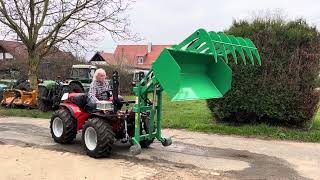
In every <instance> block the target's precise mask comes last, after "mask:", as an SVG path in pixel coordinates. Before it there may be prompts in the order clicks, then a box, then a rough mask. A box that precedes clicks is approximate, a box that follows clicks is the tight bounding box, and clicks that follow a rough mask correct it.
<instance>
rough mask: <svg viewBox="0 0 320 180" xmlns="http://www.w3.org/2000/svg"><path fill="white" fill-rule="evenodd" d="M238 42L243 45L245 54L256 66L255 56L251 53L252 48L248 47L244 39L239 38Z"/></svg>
mask: <svg viewBox="0 0 320 180" xmlns="http://www.w3.org/2000/svg"><path fill="white" fill-rule="evenodd" d="M237 40H238V42H239V43H240V44H241V45H242V48H243V50H244V52H246V55H247V56H248V57H249V59H250V61H251V64H253V65H254V60H253V56H252V53H251V50H250V48H249V47H248V44H247V43H246V41H245V40H244V39H243V38H240V37H237Z"/></svg>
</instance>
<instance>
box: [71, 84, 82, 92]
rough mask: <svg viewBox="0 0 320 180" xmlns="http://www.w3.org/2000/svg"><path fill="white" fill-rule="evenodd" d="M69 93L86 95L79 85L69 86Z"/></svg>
mask: <svg viewBox="0 0 320 180" xmlns="http://www.w3.org/2000/svg"><path fill="white" fill-rule="evenodd" d="M69 92H76V93H84V90H83V88H82V86H81V85H80V84H78V83H72V82H71V83H70V84H69Z"/></svg>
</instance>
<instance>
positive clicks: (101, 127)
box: [82, 118, 115, 158]
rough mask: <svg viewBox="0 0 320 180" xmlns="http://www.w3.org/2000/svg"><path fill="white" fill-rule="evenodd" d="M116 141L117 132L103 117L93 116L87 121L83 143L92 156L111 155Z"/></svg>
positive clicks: (83, 132) (83, 133)
mask: <svg viewBox="0 0 320 180" xmlns="http://www.w3.org/2000/svg"><path fill="white" fill-rule="evenodd" d="M114 142H115V133H114V132H113V130H112V127H111V126H110V125H109V124H108V123H107V122H105V121H104V120H103V119H100V118H92V119H90V120H88V121H87V122H86V123H85V125H84V128H83V131H82V143H83V146H84V149H85V151H86V152H87V155H89V156H90V157H93V158H100V157H106V156H109V155H110V154H111V150H112V145H113V143H114Z"/></svg>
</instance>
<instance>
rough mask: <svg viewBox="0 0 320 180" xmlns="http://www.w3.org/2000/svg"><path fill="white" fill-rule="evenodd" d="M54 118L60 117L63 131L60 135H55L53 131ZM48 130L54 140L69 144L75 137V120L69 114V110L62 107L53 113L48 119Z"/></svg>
mask: <svg viewBox="0 0 320 180" xmlns="http://www.w3.org/2000/svg"><path fill="white" fill-rule="evenodd" d="M56 118H58V119H60V120H61V121H62V124H63V131H62V135H61V136H57V135H56V134H55V133H54V129H53V128H54V121H55V119H56ZM50 132H51V136H52V138H53V139H54V141H55V142H57V143H60V144H69V143H71V142H72V141H73V140H74V139H75V138H76V135H77V122H76V120H75V119H74V118H73V117H72V116H71V114H70V112H69V110H67V109H65V108H62V109H59V110H57V111H55V112H54V113H53V115H52V117H51V121H50Z"/></svg>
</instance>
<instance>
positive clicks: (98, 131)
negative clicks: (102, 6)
mask: <svg viewBox="0 0 320 180" xmlns="http://www.w3.org/2000/svg"><path fill="white" fill-rule="evenodd" d="M228 58H232V59H233V60H234V62H235V63H237V62H238V61H237V60H238V58H240V59H242V61H243V63H244V64H247V60H246V59H249V62H250V63H251V64H252V65H254V64H256V63H255V61H254V58H255V59H256V61H257V64H259V65H261V60H260V56H259V53H258V50H257V48H256V47H255V45H254V44H253V43H252V41H251V40H249V39H246V38H241V37H235V36H232V35H225V34H223V33H216V32H213V31H211V32H207V31H205V30H204V29H198V30H197V31H195V32H194V33H193V34H191V35H190V36H189V37H187V38H186V39H185V40H184V41H183V42H181V43H180V44H178V45H174V46H172V47H171V48H165V49H164V50H163V51H162V52H161V53H160V55H159V57H158V58H157V59H156V60H155V61H154V63H153V64H152V67H151V70H150V71H149V72H148V73H147V74H146V75H145V76H143V77H142V76H141V77H140V81H139V82H138V83H136V84H135V87H133V92H134V93H135V96H136V99H135V100H134V101H125V100H123V98H121V97H120V96H118V85H119V81H118V74H117V72H114V73H113V86H114V87H113V92H112V96H111V95H110V94H109V96H108V98H107V100H106V101H100V102H98V103H97V107H96V108H95V109H94V110H92V109H90V108H88V106H87V105H86V98H87V95H86V94H85V93H71V94H65V95H64V96H63V97H62V99H63V103H61V104H60V108H59V109H58V110H57V111H55V112H54V114H53V116H52V118H51V123H50V128H51V134H52V137H53V139H54V141H55V142H58V143H71V142H72V141H73V140H74V139H75V137H76V134H77V133H78V132H79V131H80V130H82V143H83V147H84V149H85V151H86V152H87V154H88V155H89V156H91V157H94V158H99V157H105V156H108V155H110V154H111V150H112V146H113V144H114V143H115V142H116V141H119V142H122V143H128V142H129V143H131V147H130V149H129V150H130V152H131V153H132V154H135V155H136V154H139V153H141V148H147V147H148V146H150V145H151V144H152V143H153V142H154V140H155V139H157V140H158V141H160V142H161V143H162V145H163V146H169V145H170V144H171V143H172V141H171V139H170V138H164V137H163V136H162V134H161V118H162V115H161V113H162V93H163V92H166V94H167V95H168V96H169V98H170V100H171V101H186V100H200V99H201V100H203V99H210V98H221V97H223V96H224V94H225V93H226V92H227V91H229V90H230V88H231V81H232V71H231V69H230V67H229V66H228V65H227V64H228ZM131 103H132V104H134V105H133V108H129V107H128V108H127V109H126V110H121V109H122V107H123V106H124V105H125V106H127V105H129V104H131Z"/></svg>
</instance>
